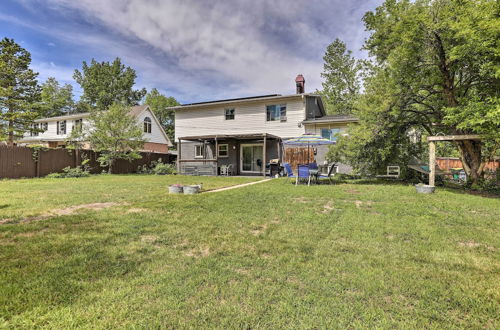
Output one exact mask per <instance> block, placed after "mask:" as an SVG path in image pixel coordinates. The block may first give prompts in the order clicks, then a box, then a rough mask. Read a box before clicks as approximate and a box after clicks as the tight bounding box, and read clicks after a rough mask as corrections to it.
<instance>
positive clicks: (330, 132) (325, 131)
mask: <svg viewBox="0 0 500 330" xmlns="http://www.w3.org/2000/svg"><path fill="white" fill-rule="evenodd" d="M338 133H340V128H322V129H321V136H322V137H324V138H325V139H328V140H330V141H334V142H336V141H337V134H338Z"/></svg>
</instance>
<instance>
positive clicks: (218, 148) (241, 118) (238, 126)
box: [172, 75, 357, 175]
mask: <svg viewBox="0 0 500 330" xmlns="http://www.w3.org/2000/svg"><path fill="white" fill-rule="evenodd" d="M295 82H296V87H297V93H296V94H291V95H278V94H272V95H263V96H254V97H245V98H238V99H228V100H218V101H211V102H201V103H191V104H184V105H181V106H176V107H172V109H174V110H175V142H177V151H178V157H177V161H178V169H179V172H180V173H181V174H200V175H217V174H218V173H219V172H220V167H221V166H224V165H229V164H232V169H233V174H235V175H265V174H266V173H268V171H267V172H266V166H265V164H267V163H268V162H269V161H270V160H274V159H278V160H279V161H280V162H283V161H284V155H285V151H286V150H285V146H284V145H283V143H282V142H283V141H284V140H286V139H288V138H292V137H297V136H300V135H302V134H304V133H314V134H319V135H322V136H323V137H326V138H328V139H331V140H332V141H335V140H336V136H337V134H342V133H343V132H344V131H345V130H346V128H347V126H348V125H349V124H351V123H355V122H357V119H356V118H354V117H351V116H327V115H326V113H325V109H324V107H323V102H322V100H321V96H319V95H315V94H307V93H304V83H305V80H304V77H303V76H302V75H299V76H297V78H296V80H295ZM327 150H328V146H318V147H316V149H315V158H316V162H317V163H318V164H325V163H326V160H325V154H326V152H327ZM338 171H339V172H343V173H347V172H349V171H350V168H349V167H348V166H344V165H339V168H338Z"/></svg>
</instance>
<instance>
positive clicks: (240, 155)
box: [177, 133, 283, 176]
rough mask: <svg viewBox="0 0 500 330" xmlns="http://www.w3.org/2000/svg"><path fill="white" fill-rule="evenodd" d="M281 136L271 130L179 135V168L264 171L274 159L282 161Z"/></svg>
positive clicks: (218, 171) (185, 171)
mask: <svg viewBox="0 0 500 330" xmlns="http://www.w3.org/2000/svg"><path fill="white" fill-rule="evenodd" d="M282 155H283V144H282V140H281V138H280V137H278V136H275V135H272V134H268V133H259V134H227V135H225V134H218V135H200V136H184V137H180V138H178V158H177V170H178V172H179V173H180V174H187V175H220V174H221V171H222V172H224V173H227V174H229V175H253V176H255V175H262V176H266V175H267V173H268V171H269V166H268V164H269V163H270V161H271V160H278V161H279V162H281V160H282Z"/></svg>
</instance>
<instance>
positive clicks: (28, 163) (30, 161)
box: [0, 145, 175, 179]
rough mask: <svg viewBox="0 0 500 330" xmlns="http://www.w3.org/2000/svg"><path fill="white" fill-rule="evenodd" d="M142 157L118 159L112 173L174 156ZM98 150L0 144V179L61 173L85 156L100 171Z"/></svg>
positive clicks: (147, 154) (168, 160)
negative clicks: (129, 159)
mask: <svg viewBox="0 0 500 330" xmlns="http://www.w3.org/2000/svg"><path fill="white" fill-rule="evenodd" d="M140 154H141V156H142V158H140V159H135V160H133V161H131V162H129V161H127V160H123V159H120V160H118V161H117V162H116V164H115V165H114V167H113V173H114V174H127V173H135V172H137V169H138V167H140V166H143V165H149V164H151V162H153V161H158V160H159V159H161V160H162V162H163V163H173V162H174V161H175V156H174V155H171V154H161V153H153V152H141V153H140ZM98 157H99V153H98V152H95V151H92V150H69V149H39V150H36V149H33V148H29V147H18V146H7V145H0V178H10V179H17V178H23V177H24V178H33V177H42V176H46V175H47V174H50V173H57V172H61V171H62V169H63V168H65V167H68V166H69V167H76V166H78V165H80V164H81V162H82V161H83V160H85V159H88V160H89V161H88V163H87V166H88V167H89V168H90V172H91V173H93V174H97V173H101V172H102V171H103V170H105V171H107V168H103V167H101V166H100V164H99V162H98V161H97V158H98Z"/></svg>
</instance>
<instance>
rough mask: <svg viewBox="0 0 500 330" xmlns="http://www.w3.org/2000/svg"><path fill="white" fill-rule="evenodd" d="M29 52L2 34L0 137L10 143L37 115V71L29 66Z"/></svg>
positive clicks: (22, 132) (28, 126)
mask: <svg viewBox="0 0 500 330" xmlns="http://www.w3.org/2000/svg"><path fill="white" fill-rule="evenodd" d="M30 64H31V55H30V53H29V52H28V51H27V50H26V49H24V48H22V47H21V46H20V45H18V44H17V43H15V42H14V40H13V39H9V38H4V39H3V40H1V41H0V137H3V138H4V139H6V140H7V143H8V144H9V145H12V144H13V143H14V141H15V139H16V138H19V137H22V136H23V134H24V133H25V132H27V131H29V130H30V126H31V125H32V123H33V120H34V119H35V118H36V117H37V116H38V107H39V100H40V87H39V86H38V81H37V79H36V77H37V76H38V73H36V72H33V70H31V69H30V68H29V66H30Z"/></svg>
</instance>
